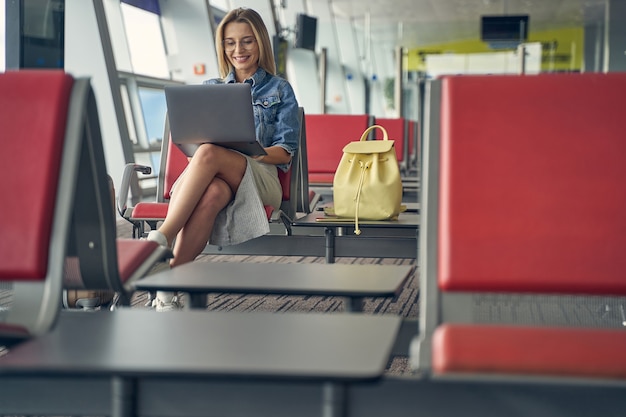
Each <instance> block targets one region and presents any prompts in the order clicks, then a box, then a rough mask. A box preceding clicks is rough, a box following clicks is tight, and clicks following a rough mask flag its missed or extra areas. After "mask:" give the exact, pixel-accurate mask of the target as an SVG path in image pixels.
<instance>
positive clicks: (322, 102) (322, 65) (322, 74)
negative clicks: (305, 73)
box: [319, 48, 328, 114]
mask: <svg viewBox="0 0 626 417" xmlns="http://www.w3.org/2000/svg"><path fill="white" fill-rule="evenodd" d="M327 55H328V50H327V49H326V48H322V50H321V51H320V66H319V73H320V86H321V88H320V106H321V108H320V110H321V113H322V114H326V69H327Z"/></svg>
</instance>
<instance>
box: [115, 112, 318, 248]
mask: <svg viewBox="0 0 626 417" xmlns="http://www.w3.org/2000/svg"><path fill="white" fill-rule="evenodd" d="M300 120H302V123H303V121H304V109H302V108H300ZM304 135H305V131H304V129H301V131H300V150H299V151H298V152H297V153H296V155H294V157H293V159H292V163H291V167H290V168H289V170H288V171H287V172H283V171H282V170H280V169H279V170H278V178H279V180H280V184H281V187H282V193H283V195H282V203H281V206H280V207H271V206H265V207H264V208H265V212H266V214H267V218H268V221H270V222H281V223H282V224H283V225H284V226H285V230H286V233H287V234H291V224H292V222H293V220H295V216H296V212H298V211H304V212H305V213H308V212H310V208H309V205H308V204H303V203H302V201H304V200H303V197H302V196H301V195H300V194H301V193H302V192H303V189H302V187H303V183H302V181H301V173H300V169H301V168H300V167H301V163H302V159H301V158H302V157H301V155H306V151H305V149H306V148H305V146H306V145H305V144H306V141H305V137H304ZM163 138H164V141H163V144H162V146H161V165H160V170H159V177H158V184H157V200H156V201H155V202H139V203H137V204H135V206H134V207H128V206H127V199H128V190H129V189H130V180H131V175H134V173H135V172H141V173H143V174H149V173H150V172H151V168H150V167H148V166H144V165H137V164H127V165H126V167H125V169H124V173H123V176H122V183H121V186H120V195H119V197H118V211H119V213H120V215H121V216H122V217H123V218H124V219H126V220H128V221H129V222H130V223H132V225H133V237H141V236H144V235H145V233H146V232H145V225H146V224H147V225H148V227H149V228H150V229H151V230H155V229H156V228H157V224H158V222H160V221H163V220H164V219H165V216H166V215H167V209H168V206H169V199H170V193H171V191H172V186H173V185H174V183H175V182H176V179H177V178H178V177H179V176H180V175H181V174H182V172H183V171H184V170H185V168H186V167H187V164H188V160H187V157H186V156H185V154H183V153H182V151H181V150H180V149H179V148H178V147H177V146H175V145H174V144H173V143H172V141H171V137H170V130H169V123H168V121H167V120H166V122H165V132H164V135H163ZM306 189H307V191H304V192H305V193H307V195H308V184H306ZM306 200H307V201H308V200H309V197H306Z"/></svg>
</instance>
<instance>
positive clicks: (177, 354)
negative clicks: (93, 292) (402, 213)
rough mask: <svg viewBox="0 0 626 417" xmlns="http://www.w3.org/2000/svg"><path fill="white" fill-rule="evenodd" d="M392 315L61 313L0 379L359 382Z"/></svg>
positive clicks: (377, 354)
mask: <svg viewBox="0 0 626 417" xmlns="http://www.w3.org/2000/svg"><path fill="white" fill-rule="evenodd" d="M400 320H401V318H400V317H398V316H394V315H363V314H321V313H319V314H315V313H306V314H305V313H256V312H255V313H238V312H207V311H197V310H180V311H172V312H164V313H157V312H156V311H154V310H148V309H142V308H119V309H117V310H115V311H112V312H111V311H98V312H71V311H63V312H62V313H61V316H60V318H59V321H58V324H57V326H56V327H55V329H54V330H52V331H50V332H48V333H47V334H45V335H43V336H40V337H37V338H34V339H32V340H30V341H27V342H25V343H22V344H20V345H18V346H17V347H14V348H12V349H11V351H10V352H9V353H8V354H6V355H4V356H2V357H0V379H1V378H2V376H3V375H5V376H7V375H8V376H15V375H24V376H51V377H61V378H66V377H84V376H90V377H95V376H113V375H115V376H128V377H143V378H149V377H158V378H162V377H192V378H207V379H213V378H227V379H237V378H239V379H241V378H245V379H246V380H250V379H255V378H258V379H279V380H282V379H286V380H307V381H317V380H319V381H359V380H369V379H376V378H378V377H380V376H381V375H382V374H383V372H384V370H385V368H386V364H387V361H388V357H389V354H390V352H391V348H392V345H393V343H394V340H395V337H396V335H397V332H398V328H399V325H400Z"/></svg>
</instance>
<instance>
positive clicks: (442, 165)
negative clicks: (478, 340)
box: [420, 73, 626, 363]
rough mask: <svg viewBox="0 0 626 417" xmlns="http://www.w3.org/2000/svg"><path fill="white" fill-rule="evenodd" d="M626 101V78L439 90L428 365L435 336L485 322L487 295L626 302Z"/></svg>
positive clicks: (478, 79)
mask: <svg viewBox="0 0 626 417" xmlns="http://www.w3.org/2000/svg"><path fill="white" fill-rule="evenodd" d="M624 91H626V74H624V73H621V74H620V73H609V74H594V73H589V74H542V75H536V76H464V77H444V78H443V79H442V80H437V81H433V82H432V83H431V84H430V85H429V91H428V95H429V112H430V117H429V119H428V120H427V123H428V124H427V126H426V129H425V134H426V139H427V141H425V142H424V148H425V149H424V151H425V158H424V161H423V164H424V173H423V187H424V189H423V192H422V201H421V221H422V224H421V230H420V239H421V241H420V248H421V253H420V266H421V268H422V271H423V274H422V277H421V283H420V289H421V291H422V292H423V294H424V296H423V297H422V300H421V302H422V304H421V306H420V308H421V311H420V333H421V335H420V338H421V339H422V340H423V341H425V343H423V344H422V346H421V347H420V361H421V362H422V363H428V361H429V359H428V357H429V356H430V352H429V351H428V343H426V342H427V341H428V339H429V337H430V335H432V333H433V331H434V330H435V328H436V327H437V326H439V325H440V324H441V323H443V322H446V321H460V322H466V323H467V322H472V321H474V320H479V317H480V315H479V314H477V311H476V308H477V307H478V306H479V305H480V304H476V302H477V301H476V300H483V301H485V300H486V299H485V298H484V295H485V293H487V294H503V295H508V296H510V295H515V296H516V297H518V298H516V299H517V300H522V299H523V298H519V297H535V296H555V297H558V296H560V295H563V294H567V295H570V296H572V297H576V296H578V297H579V298H583V299H584V297H588V296H594V295H595V296H599V295H602V296H624V295H626V280H625V279H624V271H625V270H626V257H625V256H624V254H623V248H625V247H626V216H624V212H626V193H625V192H624V184H626V164H624V155H626V140H624V129H623V122H622V119H621V117H622V116H623V111H622V109H621V108H620V107H619V105H617V103H619V102H621V101H623V97H622V95H623V94H622V93H623V92H624ZM477 97H479V98H480V99H479V100H477V99H476V98H477ZM464 296H470V298H468V297H465V298H463V297H464ZM481 296H482V297H483V298H481ZM455 297H456V298H455ZM471 297H477V298H471ZM452 300H454V301H452ZM518 302H519V301H518ZM477 317H478V318H477ZM519 319H521V318H519Z"/></svg>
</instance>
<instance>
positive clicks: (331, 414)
mask: <svg viewBox="0 0 626 417" xmlns="http://www.w3.org/2000/svg"><path fill="white" fill-rule="evenodd" d="M347 393H348V389H347V387H346V385H345V384H342V383H337V382H326V383H324V387H323V390H322V396H323V398H322V417H345V416H347V410H346V408H347V406H346V404H347V401H348V398H347Z"/></svg>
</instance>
